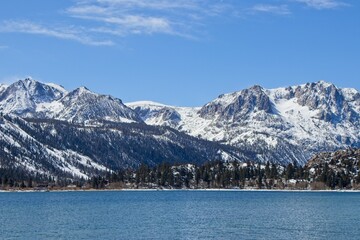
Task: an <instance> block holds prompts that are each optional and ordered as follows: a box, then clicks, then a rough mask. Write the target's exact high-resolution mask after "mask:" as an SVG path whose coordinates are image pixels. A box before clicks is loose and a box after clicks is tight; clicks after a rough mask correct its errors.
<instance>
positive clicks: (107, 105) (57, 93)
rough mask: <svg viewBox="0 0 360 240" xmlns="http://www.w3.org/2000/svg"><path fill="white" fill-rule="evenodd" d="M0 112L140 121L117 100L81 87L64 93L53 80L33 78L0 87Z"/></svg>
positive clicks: (79, 120) (83, 120) (83, 119)
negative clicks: (50, 81) (44, 81)
mask: <svg viewBox="0 0 360 240" xmlns="http://www.w3.org/2000/svg"><path fill="white" fill-rule="evenodd" d="M0 111H1V112H2V113H4V114H16V115H17V116H20V117H27V118H47V119H59V120H65V121H69V122H74V123H89V122H90V123H91V122H96V121H98V120H109V121H115V122H141V121H142V120H141V119H140V118H139V117H138V115H137V114H136V113H134V111H133V110H132V109H130V108H128V107H127V106H125V105H124V104H123V103H122V101H121V100H120V99H117V98H114V97H111V96H108V95H101V94H96V93H93V92H91V91H90V90H88V89H87V88H85V87H80V88H77V89H75V90H73V91H71V92H67V91H66V90H65V89H64V88H63V87H61V86H59V85H56V84H53V83H48V84H45V83H41V82H38V81H35V80H33V79H30V78H27V79H25V80H20V81H17V82H15V83H13V84H11V85H9V86H5V85H2V86H1V87H0Z"/></svg>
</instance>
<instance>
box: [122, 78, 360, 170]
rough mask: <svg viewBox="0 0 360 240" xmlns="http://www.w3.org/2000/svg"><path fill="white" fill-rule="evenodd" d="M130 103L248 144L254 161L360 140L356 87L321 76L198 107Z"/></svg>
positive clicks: (171, 122) (145, 113)
mask: <svg viewBox="0 0 360 240" xmlns="http://www.w3.org/2000/svg"><path fill="white" fill-rule="evenodd" d="M128 106H130V107H131V108H133V109H134V110H135V111H136V112H137V113H138V114H139V115H140V116H141V117H142V119H143V120H144V121H145V122H146V123H148V124H153V125H166V126H172V127H174V128H176V129H178V130H180V131H184V132H186V133H188V134H190V135H193V136H197V137H201V138H204V139H208V140H212V141H218V142H222V143H226V144H230V145H232V146H236V147H238V148H239V149H241V150H249V149H251V150H252V151H253V152H254V153H255V154H253V155H252V157H253V158H254V159H253V160H255V161H256V160H258V161H263V162H264V161H271V162H277V163H288V162H292V161H297V162H298V163H300V164H304V163H305V162H306V161H307V160H308V159H309V158H310V157H311V156H312V155H313V154H314V153H318V152H321V151H331V150H336V149H339V148H346V147H349V146H351V147H359V146H360V134H359V132H360V93H359V92H358V91H357V90H355V89H339V88H337V87H336V86H334V85H333V84H330V83H326V82H324V81H319V82H317V83H308V84H304V85H300V86H293V87H288V88H278V89H269V90H267V89H263V88H262V87H260V86H253V87H251V88H249V89H245V90H242V91H239V92H234V93H230V94H223V95H220V96H219V97H218V98H217V99H215V100H213V101H211V102H209V103H208V104H206V105H205V106H203V107H201V108H182V107H172V106H165V105H161V104H157V103H151V102H135V103H129V104H128ZM170 113H171V114H170ZM169 116H172V117H170V118H169Z"/></svg>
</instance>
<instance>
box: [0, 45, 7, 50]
mask: <svg viewBox="0 0 360 240" xmlns="http://www.w3.org/2000/svg"><path fill="white" fill-rule="evenodd" d="M6 48H9V46H6V45H0V50H1V49H6Z"/></svg>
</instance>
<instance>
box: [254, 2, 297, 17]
mask: <svg viewBox="0 0 360 240" xmlns="http://www.w3.org/2000/svg"><path fill="white" fill-rule="evenodd" d="M251 11H253V12H263V13H272V14H279V15H288V14H291V11H290V10H289V8H288V6H287V5H269V4H257V5H255V6H253V7H252V8H251Z"/></svg>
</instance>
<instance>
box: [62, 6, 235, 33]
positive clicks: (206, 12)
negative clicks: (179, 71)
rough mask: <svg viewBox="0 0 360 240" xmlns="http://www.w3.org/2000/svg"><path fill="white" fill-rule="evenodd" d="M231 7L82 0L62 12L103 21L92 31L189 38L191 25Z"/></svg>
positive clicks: (191, 29) (192, 26)
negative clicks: (158, 34) (157, 34)
mask: <svg viewBox="0 0 360 240" xmlns="http://www.w3.org/2000/svg"><path fill="white" fill-rule="evenodd" d="M232 9H233V8H232V7H231V6H230V5H229V4H225V3H224V2H223V1H204V0H180V1H174V0H85V1H81V2H79V3H78V4H76V5H74V6H71V7H69V8H68V9H66V11H65V13H66V14H68V15H69V16H71V17H73V18H79V19H86V20H91V21H96V22H98V23H102V24H103V25H101V26H100V27H97V28H92V29H91V30H92V31H97V30H98V31H99V32H103V33H108V34H113V35H119V36H126V35H131V34H155V33H160V34H167V35H176V36H181V37H186V38H193V37H194V36H193V33H194V26H200V25H202V21H203V20H204V19H205V18H209V17H216V16H220V15H222V14H223V13H225V12H229V11H231V10H232Z"/></svg>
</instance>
